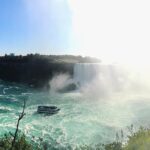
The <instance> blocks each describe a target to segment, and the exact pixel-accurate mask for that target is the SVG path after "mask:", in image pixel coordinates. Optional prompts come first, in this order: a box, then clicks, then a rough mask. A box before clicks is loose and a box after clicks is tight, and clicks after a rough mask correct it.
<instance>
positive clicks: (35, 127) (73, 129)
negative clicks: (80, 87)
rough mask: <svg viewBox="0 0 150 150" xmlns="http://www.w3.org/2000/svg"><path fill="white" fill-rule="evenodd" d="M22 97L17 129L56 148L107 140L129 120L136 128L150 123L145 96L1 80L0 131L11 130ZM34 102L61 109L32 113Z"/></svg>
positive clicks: (148, 105)
mask: <svg viewBox="0 0 150 150" xmlns="http://www.w3.org/2000/svg"><path fill="white" fill-rule="evenodd" d="M24 99H26V100H27V106H26V109H25V113H26V115H25V117H24V118H23V120H21V123H20V130H21V131H23V132H24V133H25V134H26V135H27V136H29V137H31V138H32V137H33V136H35V139H34V140H37V139H38V137H41V138H43V139H44V140H46V141H48V142H49V143H50V144H52V145H54V146H55V147H57V148H64V147H67V146H70V147H72V149H73V148H74V147H77V146H79V145H83V144H87V145H89V144H92V145H94V144H98V143H107V142H111V141H113V140H115V135H116V132H119V131H120V130H121V129H123V130H127V126H130V125H131V124H133V125H134V126H135V127H136V128H137V127H139V126H140V125H142V126H148V125H149V123H150V119H149V114H150V103H149V99H148V98H147V99H146V98H143V97H141V98H140V97H139V98H138V99H137V98H136V99H135V98H131V99H128V100H119V101H118V100H117V99H116V100H115V99H112V100H110V99H109V98H108V99H107V98H105V99H103V98H99V99H94V97H92V96H91V97H90V98H88V97H85V96H83V95H82V93H81V92H77V91H75V92H70V93H63V94H58V93H51V92H44V91H36V90H33V89H30V88H27V87H25V86H21V85H17V84H10V83H6V82H2V81H1V83H0V134H1V135H3V134H4V133H6V132H9V131H12V132H13V131H14V129H15V126H16V121H17V118H18V115H19V113H20V112H21V110H22V102H23V100H24ZM38 105H56V106H58V107H59V108H60V109H61V110H60V112H59V113H58V114H55V115H52V116H45V115H41V114H37V113H36V110H37V106H38Z"/></svg>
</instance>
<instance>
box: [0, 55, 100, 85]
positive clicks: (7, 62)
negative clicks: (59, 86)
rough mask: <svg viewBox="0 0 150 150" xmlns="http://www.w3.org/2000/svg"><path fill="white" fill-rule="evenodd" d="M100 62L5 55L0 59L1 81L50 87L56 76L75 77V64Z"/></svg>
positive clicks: (87, 59)
mask: <svg viewBox="0 0 150 150" xmlns="http://www.w3.org/2000/svg"><path fill="white" fill-rule="evenodd" d="M99 61H100V60H99V59H96V58H91V57H81V56H72V55H61V56H60V55H39V54H34V55H33V54H30V55H27V56H21V55H20V56H14V55H5V56H1V57H0V79H2V80H5V81H10V82H17V83H23V84H28V85H30V86H33V87H48V81H49V80H50V79H51V78H52V77H53V75H54V74H58V73H68V74H70V75H73V68H74V64H75V63H94V62H99Z"/></svg>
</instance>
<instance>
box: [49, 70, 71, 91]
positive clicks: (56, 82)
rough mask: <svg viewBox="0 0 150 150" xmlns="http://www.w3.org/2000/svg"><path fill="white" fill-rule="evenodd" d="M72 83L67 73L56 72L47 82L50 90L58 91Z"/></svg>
mask: <svg viewBox="0 0 150 150" xmlns="http://www.w3.org/2000/svg"><path fill="white" fill-rule="evenodd" d="M72 83H73V79H72V78H71V77H70V75H69V74H65V73H62V74H56V75H54V77H53V78H52V79H51V80H50V82H49V85H50V92H51V93H58V92H59V91H60V90H63V89H64V88H65V87H67V86H68V85H69V84H72Z"/></svg>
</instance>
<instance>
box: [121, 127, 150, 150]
mask: <svg viewBox="0 0 150 150" xmlns="http://www.w3.org/2000/svg"><path fill="white" fill-rule="evenodd" d="M128 138H129V140H128V142H127V144H125V146H124V148H123V150H149V149H150V129H144V128H142V127H141V128H140V129H139V131H138V132H135V133H133V134H132V135H131V136H128Z"/></svg>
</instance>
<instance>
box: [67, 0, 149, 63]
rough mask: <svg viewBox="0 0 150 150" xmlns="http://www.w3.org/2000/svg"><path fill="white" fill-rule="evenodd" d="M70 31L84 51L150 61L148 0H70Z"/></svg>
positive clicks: (117, 58) (129, 60)
mask: <svg viewBox="0 0 150 150" xmlns="http://www.w3.org/2000/svg"><path fill="white" fill-rule="evenodd" d="M69 4H70V8H71V10H72V13H73V16H72V23H73V33H74V36H75V39H76V40H77V43H78V46H79V49H80V50H81V51H82V54H84V55H90V56H91V55H92V56H97V57H100V58H101V59H103V60H104V61H112V62H122V63H134V64H147V63H148V64H150V61H149V58H148V54H149V49H150V44H149V41H150V36H149V35H150V28H149V26H150V22H149V21H148V19H147V18H148V14H150V10H149V8H148V4H149V2H148V1H147V0H144V2H143V1H135V0H131V1H129V0H127V1H119V0H115V1H110V0H107V1H100V0H82V1H81V0H70V1H69Z"/></svg>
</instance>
